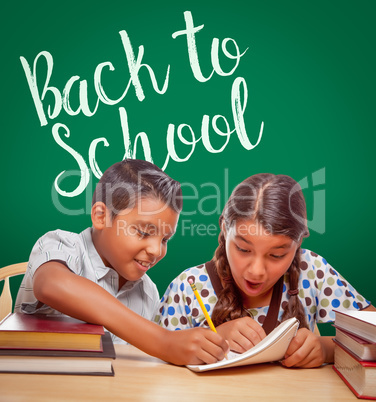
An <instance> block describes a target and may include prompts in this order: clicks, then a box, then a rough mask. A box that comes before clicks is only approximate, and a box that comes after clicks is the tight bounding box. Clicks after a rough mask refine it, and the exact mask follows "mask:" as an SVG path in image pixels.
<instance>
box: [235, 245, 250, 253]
mask: <svg viewBox="0 0 376 402" xmlns="http://www.w3.org/2000/svg"><path fill="white" fill-rule="evenodd" d="M235 246H236V248H237V249H238V250H239V251H240V252H242V253H249V252H250V251H249V250H245V249H244V248H241V247H239V246H237V245H235Z"/></svg>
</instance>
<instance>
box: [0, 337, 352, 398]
mask: <svg viewBox="0 0 376 402" xmlns="http://www.w3.org/2000/svg"><path fill="white" fill-rule="evenodd" d="M116 353H117V358H116V360H115V361H114V370H115V377H99V376H98V377H97V376H70V375H64V376H62V375H38V374H0V401H2V402H4V401H28V402H29V401H38V402H40V401H49V402H50V401H72V400H76V401H120V400H123V401H152V402H154V401H178V402H181V401H192V402H196V401H225V400H229V401H234V402H235V401H239V400H252V401H284V400H286V401H304V402H305V401H320V402H321V401H357V398H356V397H355V396H354V395H353V394H352V392H351V391H350V390H349V389H348V388H347V386H346V385H345V384H344V383H343V382H342V380H341V379H340V378H339V377H338V376H337V374H336V373H335V372H334V371H333V369H332V366H324V367H321V368H318V369H288V368H284V367H282V366H280V365H274V364H262V365H257V366H245V367H242V368H231V369H222V370H217V371H212V372H207V373H201V374H196V373H193V372H191V371H190V370H188V369H187V368H184V367H177V366H173V365H170V364H167V363H165V362H163V361H161V360H158V359H156V358H154V357H151V356H149V355H146V354H144V353H143V352H141V351H140V350H138V349H136V348H134V347H133V346H128V345H116Z"/></svg>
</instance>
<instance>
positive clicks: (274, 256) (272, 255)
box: [271, 254, 286, 260]
mask: <svg viewBox="0 0 376 402" xmlns="http://www.w3.org/2000/svg"><path fill="white" fill-rule="evenodd" d="M285 255H286V254H283V255H275V254H271V257H272V258H275V259H277V260H278V259H281V258H283V257H284V256H285Z"/></svg>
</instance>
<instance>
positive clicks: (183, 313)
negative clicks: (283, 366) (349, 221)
mask: <svg viewBox="0 0 376 402" xmlns="http://www.w3.org/2000/svg"><path fill="white" fill-rule="evenodd" d="M301 252H302V255H301V263H300V268H301V272H300V278H299V298H300V300H301V302H302V304H303V307H304V311H305V314H306V317H307V322H308V323H309V326H310V328H311V330H312V331H313V330H314V327H315V324H316V323H326V322H333V321H334V318H335V316H334V311H333V310H341V311H344V310H360V309H363V308H365V307H367V306H368V305H369V304H370V302H369V301H367V300H365V299H364V298H363V297H362V296H361V295H360V294H359V293H358V292H357V291H356V290H355V289H354V288H353V287H352V286H351V285H350V284H349V283H348V282H347V281H346V280H345V279H344V278H343V277H342V276H341V275H340V274H339V273H338V272H337V271H336V270H335V269H334V268H333V267H332V266H331V265H330V264H328V263H327V261H326V260H325V259H324V258H323V257H320V256H319V255H317V254H315V253H313V252H312V251H309V250H305V249H302V250H301ZM190 277H192V278H194V281H195V284H196V287H197V290H198V291H199V292H200V295H201V298H202V300H203V302H204V304H205V307H206V309H207V311H208V313H209V314H210V315H211V313H212V311H213V308H214V306H215V304H216V303H217V296H216V293H215V291H214V289H213V285H212V283H211V280H210V277H209V275H208V273H207V270H206V267H205V264H202V265H198V266H196V267H192V268H188V269H186V270H185V271H184V272H182V273H181V274H180V275H179V276H178V277H177V278H175V280H174V281H173V282H171V283H170V285H169V286H168V288H167V290H166V292H165V294H164V296H163V297H162V299H161V302H160V306H159V310H158V313H157V315H156V316H155V317H154V321H155V322H156V323H158V324H159V325H161V326H162V327H165V328H168V329H170V330H180V329H188V328H192V327H197V326H202V327H207V326H208V325H207V322H206V320H205V317H204V314H203V313H202V311H201V308H200V305H199V304H198V302H197V300H196V298H195V296H194V294H193V291H192V289H191V287H190V285H189V283H188V278H190ZM288 290H289V284H288V274H285V276H284V284H283V294H282V300H281V305H280V310H279V319H281V317H282V314H283V308H284V306H285V303H287V301H288V298H289V297H290V296H289V295H288V293H287V291H288ZM268 309H269V306H265V307H260V308H252V309H250V310H249V312H250V313H251V315H252V316H253V318H254V319H255V320H256V321H257V322H258V323H259V324H261V325H262V323H263V322H264V320H265V317H266V315H267V313H268Z"/></svg>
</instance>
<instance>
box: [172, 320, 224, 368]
mask: <svg viewBox="0 0 376 402" xmlns="http://www.w3.org/2000/svg"><path fill="white" fill-rule="evenodd" d="M164 336H165V337H166V338H167V339H165V340H167V349H166V351H165V355H166V357H165V358H164V360H166V361H169V362H171V363H173V364H176V365H185V364H203V363H216V362H217V361H219V360H223V359H224V358H225V355H226V354H227V353H228V352H229V347H228V344H227V342H226V341H225V340H224V339H223V338H222V336H221V335H219V334H216V333H215V332H213V331H211V330H210V329H205V328H192V329H186V330H183V331H166V333H165V335H164Z"/></svg>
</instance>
